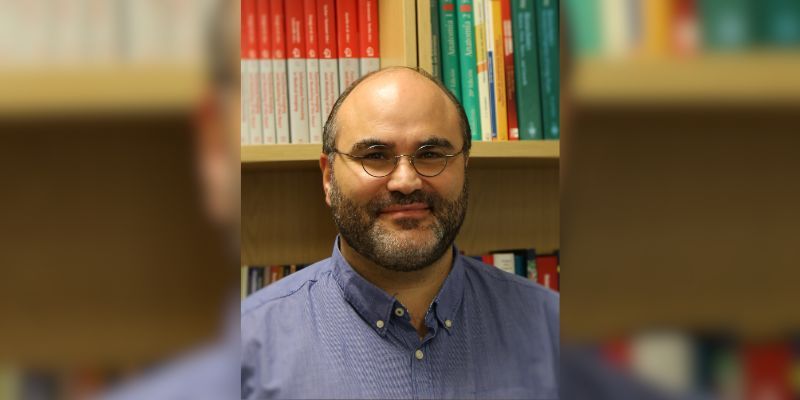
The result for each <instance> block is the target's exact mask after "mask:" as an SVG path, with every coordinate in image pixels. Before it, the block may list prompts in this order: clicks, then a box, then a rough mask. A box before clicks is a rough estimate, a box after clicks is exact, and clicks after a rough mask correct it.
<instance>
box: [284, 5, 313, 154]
mask: <svg viewBox="0 0 800 400" xmlns="http://www.w3.org/2000/svg"><path fill="white" fill-rule="evenodd" d="M285 4H286V33H287V35H286V45H287V50H286V55H287V61H286V66H287V70H288V73H289V75H288V76H289V126H290V128H291V129H290V132H291V133H290V135H289V136H290V140H291V142H292V143H308V141H309V139H310V137H309V136H310V135H309V131H308V77H307V76H306V58H305V57H306V39H305V24H304V23H303V20H304V19H305V18H304V17H305V12H304V11H303V2H301V1H292V0H290V1H287V2H286V3H285Z"/></svg>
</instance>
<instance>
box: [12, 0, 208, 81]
mask: <svg viewBox="0 0 800 400" xmlns="http://www.w3.org/2000/svg"><path fill="white" fill-rule="evenodd" d="M215 6H216V1H215V0H193V1H186V0H113V1H110V0H25V1H3V2H2V12H0V64H3V65H5V66H6V67H8V66H20V67H28V66H42V65H45V66H47V67H48V68H49V67H58V66H85V65H119V64H123V65H128V64H148V65H150V64H159V65H160V64H181V65H184V64H189V65H196V64H197V63H198V62H200V61H202V60H203V58H204V54H205V48H206V46H205V40H204V39H205V37H206V35H204V31H205V30H206V29H207V23H208V22H209V16H210V15H212V14H213V12H214V9H213V8H214V7H215Z"/></svg>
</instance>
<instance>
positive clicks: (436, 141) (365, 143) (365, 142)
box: [350, 136, 455, 152]
mask: <svg viewBox="0 0 800 400" xmlns="http://www.w3.org/2000/svg"><path fill="white" fill-rule="evenodd" d="M372 146H384V147H386V148H389V149H394V148H395V145H394V143H389V142H386V141H383V140H380V139H377V138H364V139H361V140H359V141H358V142H356V143H355V144H354V145H353V147H352V148H351V149H350V152H356V151H359V150H366V149H368V148H370V147H372ZM422 146H439V147H444V148H446V149H455V146H453V144H452V143H450V141H449V140H447V139H445V138H443V137H439V136H429V137H428V138H426V139H425V140H423V141H421V142H419V144H418V147H422Z"/></svg>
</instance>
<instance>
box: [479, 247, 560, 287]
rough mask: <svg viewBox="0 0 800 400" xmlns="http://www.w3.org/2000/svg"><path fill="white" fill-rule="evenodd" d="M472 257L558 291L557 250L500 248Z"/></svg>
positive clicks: (558, 264) (558, 266)
mask: <svg viewBox="0 0 800 400" xmlns="http://www.w3.org/2000/svg"><path fill="white" fill-rule="evenodd" d="M472 257H473V258H475V259H476V260H480V261H482V262H483V263H484V264H488V265H492V266H494V267H497V268H499V269H501V270H503V271H506V272H508V273H510V274H517V275H519V276H522V277H525V278H528V279H530V280H532V281H534V282H538V283H539V284H540V285H542V286H544V287H546V288H549V289H551V290H554V291H556V292H558V291H559V280H560V277H561V266H560V263H559V252H558V251H556V252H555V253H553V254H536V250H535V249H519V250H501V251H494V252H491V253H489V254H484V255H480V256H472Z"/></svg>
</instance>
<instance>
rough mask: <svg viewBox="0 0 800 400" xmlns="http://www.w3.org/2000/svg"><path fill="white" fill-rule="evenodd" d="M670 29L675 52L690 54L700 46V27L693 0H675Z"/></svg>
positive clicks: (684, 54) (683, 54)
mask: <svg viewBox="0 0 800 400" xmlns="http://www.w3.org/2000/svg"><path fill="white" fill-rule="evenodd" d="M671 29H672V32H670V35H671V36H672V38H671V39H672V47H673V50H674V51H675V53H676V54H678V55H681V56H691V55H693V54H695V53H697V50H698V48H699V47H700V27H699V25H698V17H697V5H696V4H695V0H675V3H674V5H673V12H672V24H671Z"/></svg>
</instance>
